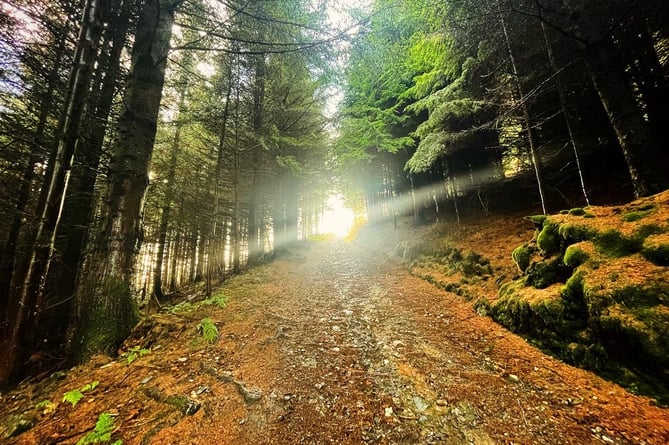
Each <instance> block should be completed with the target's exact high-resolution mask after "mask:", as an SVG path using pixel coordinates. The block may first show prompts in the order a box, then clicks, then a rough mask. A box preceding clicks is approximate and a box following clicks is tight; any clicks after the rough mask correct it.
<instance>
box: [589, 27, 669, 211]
mask: <svg viewBox="0 0 669 445" xmlns="http://www.w3.org/2000/svg"><path fill="white" fill-rule="evenodd" d="M586 61H587V63H588V67H589V68H590V73H591V76H592V81H593V84H594V86H595V89H596V90H597V94H598V95H599V98H600V100H601V101H602V104H603V105H604V109H605V110H606V113H607V115H608V117H609V120H610V121H611V125H612V126H613V129H614V130H615V132H616V135H617V137H618V142H619V144H620V148H621V149H622V151H623V155H624V157H625V161H626V163H627V169H628V171H629V174H630V178H631V180H632V187H633V189H634V196H635V197H637V198H639V197H641V196H648V195H652V194H654V193H657V192H659V191H661V183H662V181H661V180H660V179H659V177H660V176H661V175H660V172H656V171H654V170H653V168H652V160H651V159H649V154H652V153H654V152H655V151H656V150H655V148H654V147H655V144H654V140H653V137H652V135H651V133H650V129H649V126H648V123H647V122H646V121H645V120H644V118H643V115H642V112H641V110H640V108H639V105H638V103H637V101H636V98H635V97H634V94H633V92H632V90H631V88H630V85H629V82H627V79H626V78H625V72H624V69H623V67H622V65H621V63H620V61H619V60H618V56H617V54H616V52H615V49H614V48H613V45H612V43H611V42H610V41H608V40H603V41H600V42H596V43H591V44H589V45H588V46H587V48H586Z"/></svg>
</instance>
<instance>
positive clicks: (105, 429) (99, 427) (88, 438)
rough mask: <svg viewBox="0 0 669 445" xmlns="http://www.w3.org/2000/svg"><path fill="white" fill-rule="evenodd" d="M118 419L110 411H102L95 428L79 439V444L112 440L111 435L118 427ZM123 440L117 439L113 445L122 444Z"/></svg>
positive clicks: (86, 444)
mask: <svg viewBox="0 0 669 445" xmlns="http://www.w3.org/2000/svg"><path fill="white" fill-rule="evenodd" d="M115 422H116V420H115V419H114V417H113V416H112V415H111V414H109V413H102V414H100V416H99V417H98V421H97V422H95V429H94V430H93V431H91V432H90V433H88V434H86V435H85V436H84V437H82V438H81V439H79V441H78V442H77V445H89V444H96V443H108V442H109V441H111V435H112V433H113V432H114V429H115V428H116V425H115ZM122 444H123V441H122V440H116V441H114V442H113V443H112V444H111V445H122Z"/></svg>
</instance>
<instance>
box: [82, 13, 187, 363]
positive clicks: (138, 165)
mask: <svg viewBox="0 0 669 445" xmlns="http://www.w3.org/2000/svg"><path fill="white" fill-rule="evenodd" d="M177 5H178V3H175V2H173V1H168V0H148V1H147V2H146V3H144V6H143V8H142V11H141V13H140V18H139V23H138V25H137V33H136V35H135V43H134V47H133V54H132V66H131V72H130V79H129V82H128V85H127V88H126V91H125V94H124V110H123V113H122V114H121V116H120V118H119V122H118V126H117V130H116V137H115V140H114V143H113V148H112V157H111V162H110V167H109V173H108V180H107V193H106V199H105V206H104V208H103V210H102V233H101V235H100V238H99V243H98V247H97V253H96V255H95V258H93V259H92V261H93V262H94V263H95V267H94V269H93V276H89V277H87V286H86V287H84V288H83V289H82V291H83V292H84V294H83V295H82V299H81V307H80V311H79V317H80V318H79V326H78V328H79V329H78V333H77V335H76V338H77V340H78V344H76V345H75V347H76V350H75V360H77V361H81V360H84V359H86V358H88V357H90V356H91V355H92V354H96V353H106V354H114V353H115V352H116V350H117V348H118V346H119V345H120V343H121V342H122V341H123V339H124V338H126V337H127V335H128V334H129V333H130V330H131V329H132V327H133V325H134V324H135V322H136V320H137V312H136V308H135V304H134V298H135V289H134V286H133V284H132V278H133V274H134V271H135V267H134V266H135V257H136V255H137V253H138V252H139V248H140V246H141V243H142V211H143V204H144V194H145V192H146V188H147V185H148V180H149V178H148V168H149V161H150V159H151V154H152V151H153V144H154V140H155V136H156V127H157V120H158V112H159V107H160V100H161V97H162V89H163V83H164V80H165V66H166V63H167V54H168V50H169V43H170V37H171V35H172V26H173V24H174V9H175V8H176V6H177Z"/></svg>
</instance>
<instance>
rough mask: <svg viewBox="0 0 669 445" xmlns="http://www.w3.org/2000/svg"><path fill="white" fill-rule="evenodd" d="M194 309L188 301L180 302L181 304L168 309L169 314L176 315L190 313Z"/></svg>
mask: <svg viewBox="0 0 669 445" xmlns="http://www.w3.org/2000/svg"><path fill="white" fill-rule="evenodd" d="M193 309H195V306H193V304H192V303H189V302H188V301H182V302H181V303H179V304H177V305H174V306H172V307H171V308H170V314H178V313H180V312H190V311H192V310H193Z"/></svg>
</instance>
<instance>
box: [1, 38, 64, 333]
mask: <svg viewBox="0 0 669 445" xmlns="http://www.w3.org/2000/svg"><path fill="white" fill-rule="evenodd" d="M65 42H66V39H65V38H64V37H63V38H62V39H60V41H59V44H58V48H57V49H56V54H55V58H54V60H56V63H54V64H53V66H52V67H51V70H50V71H49V74H48V76H47V79H48V85H47V90H46V92H44V94H42V98H41V99H42V100H41V103H40V107H39V108H40V113H39V117H38V120H37V127H36V129H35V141H34V145H33V148H32V150H31V153H30V157H29V159H28V162H27V164H26V165H25V169H24V171H23V176H22V178H21V186H20V188H19V191H18V193H17V196H16V209H15V211H14V218H13V219H12V224H11V226H10V230H9V234H8V236H7V240H6V241H5V244H4V246H3V248H2V255H0V338H1V336H2V335H3V332H5V329H6V326H5V324H6V321H7V304H8V303H9V295H10V289H11V282H12V274H13V271H14V263H15V259H16V249H17V245H18V241H19V235H20V233H21V228H22V227H23V219H24V217H25V214H24V211H25V209H26V205H27V204H28V199H29V197H30V190H31V189H32V186H33V180H34V179H35V165H36V164H37V162H39V161H40V159H42V157H43V156H42V153H40V151H41V150H42V149H43V146H44V144H45V133H46V128H47V124H48V118H49V114H50V113H51V110H52V108H53V93H54V90H55V89H56V87H57V86H58V72H59V71H60V68H61V63H62V58H63V53H64V52H65Z"/></svg>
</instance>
